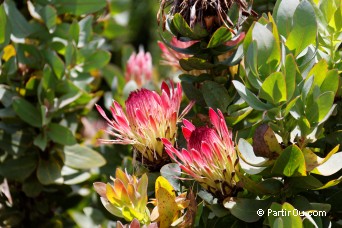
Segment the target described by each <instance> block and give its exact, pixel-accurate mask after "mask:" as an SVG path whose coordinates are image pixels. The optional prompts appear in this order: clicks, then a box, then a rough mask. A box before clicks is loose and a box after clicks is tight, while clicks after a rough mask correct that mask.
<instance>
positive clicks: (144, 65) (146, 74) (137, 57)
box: [125, 48, 152, 88]
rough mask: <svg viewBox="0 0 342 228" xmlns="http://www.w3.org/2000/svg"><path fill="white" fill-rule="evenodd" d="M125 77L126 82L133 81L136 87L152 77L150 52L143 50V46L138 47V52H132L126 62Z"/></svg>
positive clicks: (139, 86)
mask: <svg viewBox="0 0 342 228" xmlns="http://www.w3.org/2000/svg"><path fill="white" fill-rule="evenodd" d="M125 78H126V81H127V82H128V81H130V80H133V81H135V82H136V84H137V86H138V88H141V87H142V86H143V85H144V84H145V83H147V82H149V81H150V80H151V79H152V56H151V54H150V53H149V52H145V51H144V49H143V48H140V49H139V52H138V54H136V53H135V52H133V53H132V55H131V56H130V57H129V59H128V61H127V64H126V72H125Z"/></svg>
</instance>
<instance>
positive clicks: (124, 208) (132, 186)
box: [94, 168, 150, 224]
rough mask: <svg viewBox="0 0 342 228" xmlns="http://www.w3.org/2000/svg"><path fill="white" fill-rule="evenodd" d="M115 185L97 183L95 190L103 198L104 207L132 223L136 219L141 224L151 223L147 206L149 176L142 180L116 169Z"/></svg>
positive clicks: (143, 176) (143, 177)
mask: <svg viewBox="0 0 342 228" xmlns="http://www.w3.org/2000/svg"><path fill="white" fill-rule="evenodd" d="M115 176H116V178H112V177H111V179H112V180H113V185H111V184H109V183H107V184H105V183H102V182H95V183H94V188H95V190H96V192H97V193H98V194H99V195H100V196H101V202H102V204H103V206H104V207H105V208H106V209H107V210H108V211H109V212H110V213H112V214H113V215H115V216H117V217H120V218H124V219H126V220H127V221H132V220H133V219H134V218H136V219H137V220H139V222H140V223H141V224H149V223H150V212H149V210H148V208H147V207H146V204H147V200H148V198H147V184H148V179H147V175H146V174H144V175H142V177H141V178H140V179H138V178H136V177H135V176H131V175H129V174H128V173H127V172H123V171H122V170H121V169H119V168H118V169H116V173H115Z"/></svg>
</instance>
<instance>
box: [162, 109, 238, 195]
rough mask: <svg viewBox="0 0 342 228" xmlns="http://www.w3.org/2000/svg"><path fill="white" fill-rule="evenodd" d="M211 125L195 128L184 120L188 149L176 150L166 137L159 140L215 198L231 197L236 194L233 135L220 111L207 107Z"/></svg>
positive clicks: (182, 167)
mask: <svg viewBox="0 0 342 228" xmlns="http://www.w3.org/2000/svg"><path fill="white" fill-rule="evenodd" d="M209 118H210V121H211V123H212V125H213V126H212V127H207V126H205V127H195V126H194V125H193V124H192V123H190V122H189V121H188V120H185V119H184V120H183V124H184V126H183V127H182V130H183V135H184V137H185V139H186V141H187V147H188V148H187V150H186V149H184V148H183V149H182V150H181V151H178V150H177V149H175V148H174V147H173V146H172V144H171V143H170V141H169V140H167V139H162V141H163V143H164V145H165V150H166V152H167V153H168V154H169V155H170V157H171V158H172V159H173V160H174V161H176V162H177V163H178V164H179V165H180V167H181V169H182V170H183V171H184V172H185V173H187V174H188V175H190V176H192V178H193V179H195V180H196V181H197V182H199V183H200V185H201V186H202V187H203V188H204V189H206V190H207V191H209V192H211V193H212V194H214V195H215V196H216V197H217V198H218V199H221V200H223V199H224V198H226V197H229V196H233V195H234V194H235V193H236V182H237V177H236V176H235V168H234V167H235V165H236V164H237V160H238V158H237V154H236V152H235V149H234V145H233V141H232V139H231V137H232V135H231V133H230V132H229V131H228V128H227V125H226V123H225V120H224V117H223V115H222V113H221V111H220V110H218V113H216V112H215V111H214V110H213V109H210V110H209Z"/></svg>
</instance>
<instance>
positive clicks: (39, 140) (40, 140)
mask: <svg viewBox="0 0 342 228" xmlns="http://www.w3.org/2000/svg"><path fill="white" fill-rule="evenodd" d="M33 144H34V145H36V146H38V147H39V148H40V149H41V150H42V151H44V150H45V148H46V146H47V137H46V135H45V134H39V135H38V136H37V137H36V138H35V139H34V141H33Z"/></svg>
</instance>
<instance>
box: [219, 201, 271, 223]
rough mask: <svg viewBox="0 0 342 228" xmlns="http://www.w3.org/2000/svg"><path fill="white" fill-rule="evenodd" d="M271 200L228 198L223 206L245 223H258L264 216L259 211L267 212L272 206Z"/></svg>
mask: <svg viewBox="0 0 342 228" xmlns="http://www.w3.org/2000/svg"><path fill="white" fill-rule="evenodd" d="M271 202H272V201H271V199H268V200H255V199H247V198H233V197H231V198H227V199H225V200H224V202H223V206H224V207H225V208H228V209H229V211H230V213H232V215H234V216H235V217H237V218H238V219H241V220H242V221H245V222H256V221H258V220H259V219H260V218H261V217H262V216H259V215H258V213H257V211H258V210H263V211H266V210H267V208H268V207H269V205H270V204H271Z"/></svg>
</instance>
